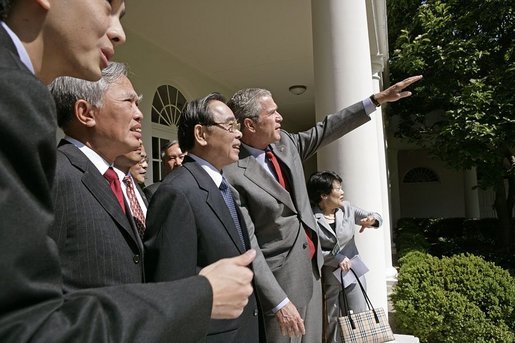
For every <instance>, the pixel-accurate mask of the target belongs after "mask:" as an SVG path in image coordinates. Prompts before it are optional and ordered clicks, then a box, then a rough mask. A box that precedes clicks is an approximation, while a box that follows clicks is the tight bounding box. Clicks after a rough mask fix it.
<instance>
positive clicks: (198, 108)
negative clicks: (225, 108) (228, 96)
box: [177, 92, 225, 151]
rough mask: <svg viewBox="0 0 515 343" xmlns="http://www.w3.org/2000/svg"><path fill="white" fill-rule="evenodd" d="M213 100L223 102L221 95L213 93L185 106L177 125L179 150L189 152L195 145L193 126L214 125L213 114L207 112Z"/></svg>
mask: <svg viewBox="0 0 515 343" xmlns="http://www.w3.org/2000/svg"><path fill="white" fill-rule="evenodd" d="M214 100H218V101H221V102H225V98H224V96H223V95H222V94H220V93H217V92H214V93H210V94H208V95H206V96H205V97H203V98H200V99H196V100H192V101H190V102H188V103H187V104H186V108H185V110H184V111H183V112H182V114H181V117H180V118H179V123H178V125H177V127H178V129H177V137H178V139H179V146H180V147H181V149H183V150H185V151H189V150H191V149H192V148H193V146H194V145H195V133H194V129H195V125H197V124H201V125H211V124H214V119H213V114H212V113H211V112H210V111H209V103H210V102H211V101H214Z"/></svg>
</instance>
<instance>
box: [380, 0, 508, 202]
mask: <svg viewBox="0 0 515 343" xmlns="http://www.w3.org/2000/svg"><path fill="white" fill-rule="evenodd" d="M387 6H388V22H389V26H388V30H389V44H390V72H391V78H392V83H394V82H396V81H399V80H402V79H403V78H404V77H406V76H408V75H414V74H423V75H424V80H422V81H421V82H419V83H417V85H416V87H415V89H414V95H413V96H412V97H411V98H408V99H406V100H405V101H404V100H403V101H399V102H398V103H394V104H392V105H391V107H390V109H389V113H390V114H395V115H399V117H400V119H401V120H400V125H399V129H398V131H397V132H396V134H397V135H398V136H400V137H404V138H407V139H409V140H411V141H413V142H416V143H417V144H418V145H420V146H422V147H425V148H427V149H428V150H429V151H430V152H431V153H432V154H434V155H435V156H437V157H439V158H440V159H442V160H443V161H445V162H447V163H448V164H449V165H450V166H451V167H454V168H456V169H469V168H471V167H477V170H478V173H479V175H480V179H479V182H480V183H479V186H480V187H482V188H487V187H494V188H495V189H496V191H499V190H500V185H502V186H504V182H503V180H504V179H505V178H508V180H509V182H510V183H511V184H512V185H513V188H515V157H514V155H515V115H514V93H515V61H514V55H515V51H514V49H515V48H514V44H513V43H514V37H515V35H514V33H515V20H514V19H515V13H514V10H513V1H509V0H469V1H466V2H463V1H458V0H428V1H423V0H387ZM513 188H512V189H511V192H510V193H509V194H508V195H506V196H505V197H504V200H507V201H508V205H509V206H511V208H513V202H514V199H515V190H514V189H513Z"/></svg>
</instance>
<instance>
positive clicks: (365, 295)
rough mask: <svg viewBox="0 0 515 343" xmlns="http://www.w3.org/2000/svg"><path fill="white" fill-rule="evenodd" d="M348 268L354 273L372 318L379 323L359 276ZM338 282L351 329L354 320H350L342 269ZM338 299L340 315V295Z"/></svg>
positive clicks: (353, 326) (353, 327)
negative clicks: (372, 314) (372, 315)
mask: <svg viewBox="0 0 515 343" xmlns="http://www.w3.org/2000/svg"><path fill="white" fill-rule="evenodd" d="M349 269H350V271H351V272H352V274H354V276H355V277H356V281H357V282H358V285H359V288H360V289H361V292H362V293H363V297H364V298H365V302H366V303H367V307H368V309H369V310H371V311H372V312H373V313H374V319H375V321H376V323H378V324H379V316H378V315H377V313H376V310H375V309H374V306H372V302H371V301H370V298H369V297H368V295H367V292H366V291H365V287H363V285H362V284H361V281H359V277H358V276H357V275H356V272H355V271H354V270H353V269H352V268H349ZM340 282H341V287H342V290H341V292H342V293H343V297H342V299H343V305H344V307H343V308H344V309H345V313H346V314H347V316H348V317H349V321H350V324H351V326H352V329H356V325H355V324H354V320H352V317H351V315H350V309H349V304H348V299H347V295H346V294H345V286H344V285H343V271H341V270H340ZM338 301H339V302H340V315H342V306H341V305H342V304H341V301H340V297H338Z"/></svg>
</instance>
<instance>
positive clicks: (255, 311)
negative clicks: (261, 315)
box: [253, 308, 258, 317]
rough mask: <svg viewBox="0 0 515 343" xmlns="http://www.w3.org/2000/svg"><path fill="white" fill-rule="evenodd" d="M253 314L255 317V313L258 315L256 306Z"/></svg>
mask: <svg viewBox="0 0 515 343" xmlns="http://www.w3.org/2000/svg"><path fill="white" fill-rule="evenodd" d="M253 315H254V317H257V315H258V309H257V308H256V309H254V313H253Z"/></svg>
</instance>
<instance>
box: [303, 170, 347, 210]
mask: <svg viewBox="0 0 515 343" xmlns="http://www.w3.org/2000/svg"><path fill="white" fill-rule="evenodd" d="M334 181H338V182H339V183H342V178H341V177H340V176H339V175H338V174H336V173H335V172H332V171H320V172H315V173H313V174H311V176H310V177H309V180H308V183H307V188H308V196H309V202H310V203H311V206H312V207H315V206H318V203H319V202H320V199H321V197H322V195H324V194H329V193H331V191H332V190H333V182H334Z"/></svg>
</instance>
